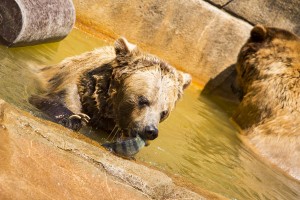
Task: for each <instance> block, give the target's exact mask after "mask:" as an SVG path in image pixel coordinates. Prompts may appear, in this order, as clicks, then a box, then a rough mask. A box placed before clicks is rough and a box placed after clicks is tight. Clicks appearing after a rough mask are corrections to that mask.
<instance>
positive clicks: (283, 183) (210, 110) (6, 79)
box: [0, 29, 300, 200]
mask: <svg viewBox="0 0 300 200" xmlns="http://www.w3.org/2000/svg"><path fill="white" fill-rule="evenodd" d="M104 44H106V43H105V42H103V41H102V40H99V39H97V38H93V37H91V36H89V35H87V34H85V33H82V32H80V31H79V30H76V29H75V30H73V32H72V33H71V34H70V35H69V36H68V37H67V38H66V39H64V40H63V41H61V42H59V43H52V44H44V45H38V46H33V47H22V48H11V49H8V48H6V47H3V46H0V98H2V99H4V100H6V101H8V102H10V103H13V104H15V105H17V106H18V107H21V108H22V109H25V110H28V111H31V112H33V113H34V114H37V115H38V112H36V110H35V109H34V108H33V107H31V106H30V105H29V104H28V102H27V98H28V97H29V96H30V94H32V93H34V92H36V91H37V82H36V81H35V78H34V76H33V74H32V73H31V72H32V68H34V67H36V66H38V65H50V64H54V63H57V62H59V61H61V60H62V59H63V58H65V57H68V56H73V55H77V54H80V53H82V52H85V51H89V50H92V49H94V48H96V47H100V46H103V45H104ZM159 129H160V133H159V137H158V138H157V139H156V140H154V141H153V142H152V143H151V145H150V146H148V147H146V148H144V149H142V151H141V152H140V153H139V154H138V155H137V156H136V158H137V160H140V161H144V162H146V163H149V164H151V165H153V166H156V167H158V168H160V169H162V170H164V171H167V172H169V173H172V174H178V175H180V176H184V177H186V178H187V179H188V180H190V181H192V182H193V183H195V184H196V185H199V186H200V187H202V188H205V189H208V190H211V191H214V192H216V193H219V194H222V195H224V196H226V197H229V198H230V199H280V200H281V199H286V200H293V199H295V200H296V199H297V200H298V199H300V184H299V183H296V182H295V181H292V180H290V179H288V178H286V177H285V176H283V175H282V174H280V173H279V172H277V171H276V170H273V169H271V168H270V167H268V166H266V165H265V164H263V163H262V162H260V161H259V160H257V159H256V158H255V157H254V156H253V155H252V153H250V152H249V151H248V150H247V149H246V148H245V147H244V146H243V145H242V144H241V142H240V140H239V139H238V138H237V131H236V130H235V129H234V127H233V126H232V124H231V123H230V121H229V119H228V116H227V115H226V114H225V113H224V112H222V110H221V109H220V108H219V107H218V106H216V105H215V104H214V103H212V102H211V101H209V100H207V99H206V98H205V97H201V96H200V90H199V89H198V88H197V87H196V86H194V85H192V86H191V87H189V88H188V89H187V91H186V92H185V95H184V98H183V100H182V101H180V102H179V103H178V104H177V106H176V109H175V110H174V111H173V113H172V114H171V116H170V117H169V119H168V120H166V121H165V122H163V123H162V124H161V125H160V127H159ZM85 134H86V135H88V136H89V137H91V138H94V139H96V140H100V139H101V138H102V137H103V135H98V136H97V135H96V134H95V133H89V132H88V131H86V132H85Z"/></svg>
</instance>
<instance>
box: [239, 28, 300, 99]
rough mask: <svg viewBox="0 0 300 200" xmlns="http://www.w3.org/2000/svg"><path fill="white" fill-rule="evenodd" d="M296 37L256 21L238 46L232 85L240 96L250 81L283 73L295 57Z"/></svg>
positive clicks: (241, 96)
mask: <svg viewBox="0 0 300 200" xmlns="http://www.w3.org/2000/svg"><path fill="white" fill-rule="evenodd" d="M299 52H300V41H299V38H298V37H297V36H296V35H295V34H293V33H291V32H289V31H287V30H283V29H279V28H273V27H265V26H263V25H256V26H255V27H254V28H253V29H252V30H251V34H250V38H249V39H248V41H247V42H246V43H245V44H244V46H243V47H242V48H241V50H240V53H239V55H238V60H237V63H236V71H237V79H236V84H235V85H234V89H235V91H237V92H238V93H239V97H240V99H242V98H243V96H244V95H246V94H247V93H248V92H249V91H248V89H249V86H251V85H252V84H253V82H254V81H257V80H262V79H266V78H268V77H270V76H272V75H275V74H276V75H280V74H284V73H286V68H287V67H289V66H291V65H293V63H295V62H296V60H297V62H298V61H299V60H298V59H299Z"/></svg>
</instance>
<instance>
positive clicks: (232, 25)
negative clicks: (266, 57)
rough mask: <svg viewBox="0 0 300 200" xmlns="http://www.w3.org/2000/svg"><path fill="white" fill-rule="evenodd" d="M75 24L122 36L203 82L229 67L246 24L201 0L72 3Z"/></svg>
mask: <svg viewBox="0 0 300 200" xmlns="http://www.w3.org/2000/svg"><path fill="white" fill-rule="evenodd" d="M74 5H75V8H76V15H77V22H78V23H77V25H78V26H80V27H81V28H82V27H85V30H86V31H89V32H92V33H94V34H98V33H102V34H106V35H109V36H111V37H112V38H117V37H119V36H120V35H123V36H125V37H126V38H127V39H128V40H129V41H131V42H133V43H137V44H138V45H139V46H141V47H142V49H143V50H146V51H149V52H151V53H153V54H156V55H158V56H160V57H161V58H163V59H165V60H167V61H168V62H169V63H170V64H173V65H174V66H176V67H177V68H179V69H182V70H184V71H186V72H189V73H191V74H193V77H194V80H196V79H197V80H198V82H199V83H200V84H203V85H204V84H205V83H207V81H208V80H209V79H210V78H213V77H215V76H216V75H217V74H218V73H220V72H221V71H223V70H224V69H225V68H227V67H228V66H230V65H231V64H233V63H235V61H236V56H237V54H238V51H239V50H240V47H241V46H242V44H243V43H244V42H245V40H246V39H247V38H248V36H249V32H250V29H251V26H250V25H249V24H247V23H245V22H243V21H241V20H238V19H236V18H234V17H232V16H230V15H229V14H227V13H225V12H223V11H220V10H219V9H217V8H215V7H214V6H212V5H211V4H209V3H206V2H204V1H202V0H189V1H186V0H177V1H173V0H166V1H158V0H148V1H140V0H133V1H130V4H129V3H128V1H126V0H119V1H112V0H103V1H97V0H90V1H82V0H74Z"/></svg>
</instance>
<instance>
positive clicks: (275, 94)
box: [233, 25, 300, 180]
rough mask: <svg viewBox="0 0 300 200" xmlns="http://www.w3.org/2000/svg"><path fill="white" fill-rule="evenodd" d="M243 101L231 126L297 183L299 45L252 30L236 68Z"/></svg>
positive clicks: (281, 34)
mask: <svg viewBox="0 0 300 200" xmlns="http://www.w3.org/2000/svg"><path fill="white" fill-rule="evenodd" d="M236 70H237V83H238V85H239V87H240V88H239V89H240V93H241V94H242V95H241V97H242V101H241V103H240V105H239V106H238V109H237V111H236V113H235V114H234V116H233V118H234V120H235V121H236V122H237V123H238V124H239V125H240V127H241V128H242V129H243V130H244V131H243V132H244V133H245V136H244V137H243V138H244V139H245V141H246V142H247V143H248V144H249V145H250V146H251V147H252V148H253V149H254V150H255V151H256V152H257V153H258V154H260V155H261V156H263V157H264V158H265V159H267V160H268V161H270V162H271V163H272V164H273V165H275V166H277V167H279V168H281V169H282V170H284V171H285V172H287V173H288V174H289V175H291V176H292V177H294V178H296V179H298V180H300V39H299V38H298V37H297V36H296V35H294V34H293V33H291V32H288V31H286V30H282V29H278V28H270V27H264V26H262V25H257V26H255V27H254V28H253V29H252V31H251V36H250V38H249V39H248V41H247V42H246V44H245V45H244V46H243V47H242V49H241V51H240V53H239V55H238V61H237V65H236Z"/></svg>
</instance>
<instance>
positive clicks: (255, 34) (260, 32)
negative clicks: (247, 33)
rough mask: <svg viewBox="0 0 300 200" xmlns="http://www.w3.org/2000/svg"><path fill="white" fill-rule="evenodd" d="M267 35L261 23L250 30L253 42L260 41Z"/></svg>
mask: <svg viewBox="0 0 300 200" xmlns="http://www.w3.org/2000/svg"><path fill="white" fill-rule="evenodd" d="M266 37H267V29H266V28H265V27H264V26H263V25H261V24H257V25H256V26H254V28H253V29H252V30H251V40H252V41H254V42H262V41H264V40H265V38H266Z"/></svg>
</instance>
